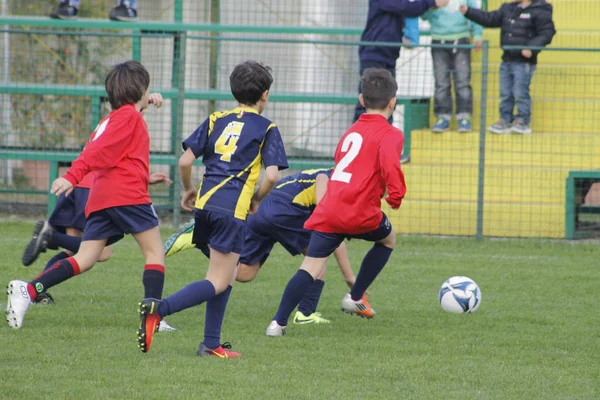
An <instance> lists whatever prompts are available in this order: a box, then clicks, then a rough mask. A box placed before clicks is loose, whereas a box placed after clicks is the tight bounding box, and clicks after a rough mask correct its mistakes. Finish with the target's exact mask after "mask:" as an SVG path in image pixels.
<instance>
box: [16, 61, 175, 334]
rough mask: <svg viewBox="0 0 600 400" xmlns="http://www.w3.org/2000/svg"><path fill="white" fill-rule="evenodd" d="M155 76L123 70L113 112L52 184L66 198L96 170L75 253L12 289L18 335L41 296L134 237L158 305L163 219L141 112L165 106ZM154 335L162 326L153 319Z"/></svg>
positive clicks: (115, 72)
mask: <svg viewBox="0 0 600 400" xmlns="http://www.w3.org/2000/svg"><path fill="white" fill-rule="evenodd" d="M149 85H150V75H149V74H148V71H147V70H146V68H145V67H144V66H143V65H142V64H140V63H139V62H137V61H127V62H125V63H122V64H118V65H116V66H114V67H113V69H112V70H111V71H110V72H109V73H108V75H107V76H106V80H105V86H106V91H107V92H108V99H109V101H110V104H111V106H112V110H113V111H112V112H111V113H110V114H109V115H108V116H107V117H106V118H104V120H102V121H101V123H100V124H99V125H98V127H97V128H96V131H95V132H94V134H93V136H92V138H91V140H90V142H89V143H88V145H87V146H86V148H85V149H84V150H83V152H82V153H81V154H80V155H79V157H78V158H77V159H76V160H75V161H73V164H72V166H71V168H69V170H68V171H67V173H66V174H65V175H64V176H63V177H62V178H58V179H56V180H55V181H54V182H53V183H52V189H51V191H52V193H54V194H57V195H60V194H62V193H65V194H66V195H69V194H70V193H71V192H72V191H73V188H74V187H75V186H76V185H77V183H79V182H81V181H82V180H83V179H84V177H85V176H86V175H87V174H88V173H90V172H91V171H96V176H95V179H94V183H93V185H92V188H91V190H90V194H89V198H88V201H87V204H86V207H85V213H86V217H87V220H86V224H85V229H84V233H83V240H82V242H81V246H80V248H79V251H78V252H77V254H75V255H74V256H73V257H69V258H66V259H64V260H60V261H58V262H57V263H56V264H54V265H53V266H52V267H51V268H50V269H48V270H46V271H44V272H43V273H42V274H41V275H39V276H38V277H37V278H35V279H33V280H32V281H30V282H29V283H27V282H23V281H17V280H15V281H11V282H10V283H9V285H8V294H9V295H8V306H7V309H6V314H7V321H8V324H9V325H10V326H11V327H12V328H20V327H21V326H22V325H23V319H24V317H25V313H26V312H27V308H28V307H29V303H30V302H31V301H32V300H33V299H35V298H36V296H37V294H38V293H41V292H43V291H45V290H46V289H48V288H50V287H52V286H55V285H57V284H59V283H61V282H64V281H66V280H67V279H69V278H72V277H73V276H75V275H78V274H80V273H83V272H85V271H88V270H89V269H91V268H92V267H93V266H94V264H95V263H96V262H97V261H98V258H99V257H100V254H101V253H102V251H103V250H104V248H105V247H106V246H107V245H110V244H112V243H115V242H116V241H118V240H120V239H122V238H123V236H124V235H125V234H132V235H133V237H134V238H135V239H136V241H137V242H138V245H139V246H140V250H141V251H142V254H143V255H144V258H145V261H146V266H145V268H144V274H143V283H144V289H145V293H146V296H150V297H156V298H160V297H161V296H162V289H163V284H164V253H163V246H162V240H161V237H160V232H159V230H158V217H157V216H156V213H155V211H154V208H153V207H152V201H151V199H150V195H149V193H148V184H149V183H150V182H149V181H150V175H149V164H150V137H149V135H148V129H147V126H146V122H145V121H144V119H143V118H142V112H143V111H144V110H145V109H146V108H147V107H148V104H149V103H153V104H154V105H155V106H157V107H160V106H161V104H162V96H161V95H160V94H157V93H154V94H152V95H151V94H150V93H149V91H148V87H149ZM148 323H149V324H150V325H152V326H151V327H148V329H155V327H156V326H157V325H158V323H159V319H149V321H148Z"/></svg>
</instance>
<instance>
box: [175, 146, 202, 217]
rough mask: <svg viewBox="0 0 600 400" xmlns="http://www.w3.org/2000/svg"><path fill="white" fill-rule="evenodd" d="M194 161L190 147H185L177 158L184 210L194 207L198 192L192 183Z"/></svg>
mask: <svg viewBox="0 0 600 400" xmlns="http://www.w3.org/2000/svg"><path fill="white" fill-rule="evenodd" d="M194 161H196V156H195V155H194V152H193V151H192V150H191V149H187V150H186V151H185V153H183V154H182V155H181V157H180V158H179V175H180V177H181V186H182V187H183V196H182V197H181V208H183V209H184V210H186V211H192V210H193V209H194V200H195V199H196V194H197V193H198V189H196V187H195V186H194V185H193V184H192V165H193V164H194Z"/></svg>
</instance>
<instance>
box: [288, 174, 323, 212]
mask: <svg viewBox="0 0 600 400" xmlns="http://www.w3.org/2000/svg"><path fill="white" fill-rule="evenodd" d="M311 181H312V182H316V180H315V179H312V180H311ZM304 182H306V181H304ZM292 202H293V203H296V204H300V205H301V206H305V207H312V206H316V205H317V184H316V183H313V184H312V185H310V186H309V187H307V188H306V189H304V190H303V191H301V192H300V193H298V194H297V195H296V197H294V200H292Z"/></svg>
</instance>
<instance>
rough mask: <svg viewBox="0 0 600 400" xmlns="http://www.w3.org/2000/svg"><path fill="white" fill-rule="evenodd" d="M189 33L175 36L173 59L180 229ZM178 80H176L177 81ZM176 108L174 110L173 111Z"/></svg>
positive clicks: (175, 193)
mask: <svg viewBox="0 0 600 400" xmlns="http://www.w3.org/2000/svg"><path fill="white" fill-rule="evenodd" d="M186 43H187V32H186V31H180V32H177V33H176V34H175V47H176V51H175V53H174V57H173V84H174V85H176V87H177V100H176V101H171V116H172V118H174V122H172V124H171V125H172V131H171V135H172V136H171V145H172V148H171V150H172V153H173V154H174V155H175V164H174V165H172V166H171V171H172V173H171V177H172V178H171V179H172V180H173V196H172V199H173V227H174V228H178V227H179V223H180V222H181V221H180V220H181V205H180V203H181V183H180V180H179V168H177V165H178V164H177V160H178V159H179V157H180V156H181V153H182V149H181V145H180V144H181V143H180V142H181V134H182V132H183V117H184V113H183V109H184V105H185V58H186V57H185V55H186V54H185V53H186ZM175 78H176V79H175ZM173 108H174V109H173Z"/></svg>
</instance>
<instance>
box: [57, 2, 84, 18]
mask: <svg viewBox="0 0 600 400" xmlns="http://www.w3.org/2000/svg"><path fill="white" fill-rule="evenodd" d="M77 12H78V10H77V9H76V8H75V7H73V6H70V5H69V2H68V1H65V2H62V1H61V2H60V3H58V5H57V6H56V7H55V8H54V10H53V11H52V12H51V13H50V18H54V19H77V18H79V17H78V15H77Z"/></svg>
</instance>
